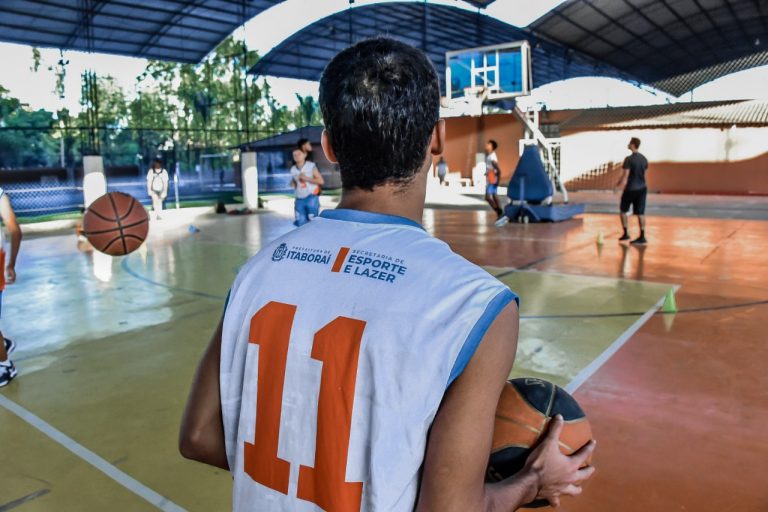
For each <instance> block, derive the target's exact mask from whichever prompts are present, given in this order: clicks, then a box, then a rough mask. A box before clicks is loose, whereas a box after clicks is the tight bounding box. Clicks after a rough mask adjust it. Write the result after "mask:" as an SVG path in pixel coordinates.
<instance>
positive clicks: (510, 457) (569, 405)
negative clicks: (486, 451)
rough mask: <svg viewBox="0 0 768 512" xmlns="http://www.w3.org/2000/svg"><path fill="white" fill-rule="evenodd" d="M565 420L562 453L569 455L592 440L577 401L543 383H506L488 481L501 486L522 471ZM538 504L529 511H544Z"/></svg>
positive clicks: (524, 380)
mask: <svg viewBox="0 0 768 512" xmlns="http://www.w3.org/2000/svg"><path fill="white" fill-rule="evenodd" d="M558 414H560V415H562V416H563V419H564V420H565V425H564V426H563V431H562V433H561V434H560V451H561V452H563V453H564V454H566V455H570V454H572V453H574V452H576V451H578V450H579V448H581V447H583V446H584V445H586V444H587V443H588V442H589V441H590V440H591V439H592V429H591V427H590V426H589V421H587V417H586V416H585V414H584V411H582V410H581V407H580V406H579V404H578V403H577V402H576V400H575V399H574V398H573V397H572V396H571V395H570V394H568V392H567V391H565V390H564V389H562V388H560V387H558V386H556V385H555V384H552V383H551V382H547V381H546V380H542V379H534V378H520V379H512V380H510V381H508V382H507V383H506V385H505V386H504V390H503V391H502V392H501V397H500V398H499V405H498V406H497V408H496V423H495V425H494V431H493V444H492V446H491V457H490V459H489V461H488V473H487V475H486V480H487V481H489V482H498V481H501V480H503V479H505V478H507V477H510V476H512V475H514V474H515V473H517V472H518V471H520V470H521V469H523V466H524V465H525V461H526V459H527V458H528V456H529V455H530V454H531V452H532V451H533V449H534V448H535V447H536V445H537V443H538V441H539V438H541V436H542V435H543V434H545V433H546V431H547V425H548V424H549V421H550V420H551V419H552V418H553V417H554V416H556V415H558ZM547 505H548V502H547V501H545V500H536V501H533V502H531V503H528V504H527V505H525V507H528V508H537V507H545V506H547Z"/></svg>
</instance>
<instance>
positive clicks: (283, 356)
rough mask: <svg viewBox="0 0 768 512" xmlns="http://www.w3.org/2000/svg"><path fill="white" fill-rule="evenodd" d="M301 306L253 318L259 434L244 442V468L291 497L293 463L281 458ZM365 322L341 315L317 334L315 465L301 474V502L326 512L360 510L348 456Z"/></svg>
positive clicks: (270, 308)
mask: <svg viewBox="0 0 768 512" xmlns="http://www.w3.org/2000/svg"><path fill="white" fill-rule="evenodd" d="M295 315H296V306H292V305H290V304H284V303H281V302H270V303H268V304H266V305H265V306H264V307H263V308H261V309H260V310H259V311H258V312H256V314H255V315H253V317H252V318H251V326H250V333H249V337H248V342H249V343H253V344H256V345H258V346H259V362H258V381H257V388H256V429H255V430H256V433H255V436H254V440H253V443H248V442H246V443H245V444H244V447H243V448H244V469H245V472H246V473H248V475H249V476H250V477H251V478H252V479H253V480H254V481H256V482H258V483H260V484H262V485H264V486H266V487H269V488H270V489H274V490H275V491H278V492H281V493H283V494H288V480H289V477H290V463H289V462H288V461H286V460H283V459H281V458H279V457H278V455H277V446H278V439H279V434H280V433H279V430H280V416H281V412H282V398H283V387H284V384H285V371H286V361H287V358H288V344H289V342H290V336H291V328H292V326H293V319H294V316H295ZM364 329H365V322H363V321H362V320H356V319H354V318H347V317H343V316H340V317H337V318H336V319H334V320H333V321H331V322H330V323H328V324H327V325H325V327H323V328H322V329H320V330H319V331H317V333H316V334H315V337H314V341H313V344H312V359H315V360H317V361H320V362H321V363H322V365H323V367H322V368H323V369H322V372H321V377H320V396H319V401H318V407H317V436H316V439H315V464H314V466H313V467H309V466H301V467H300V468H299V484H298V492H297V495H298V498H299V499H302V500H306V501H309V502H312V503H314V504H315V505H317V506H319V507H320V508H322V509H323V510H325V511H327V512H357V511H359V510H360V502H361V499H362V493H363V484H362V482H347V481H346V480H345V479H346V472H347V457H348V454H349V438H350V434H351V428H352V410H353V403H354V398H355V384H356V380H357V365H358V359H359V355H360V343H361V341H362V338H363V331H364Z"/></svg>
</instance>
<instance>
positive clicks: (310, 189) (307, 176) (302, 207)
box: [291, 148, 325, 226]
mask: <svg viewBox="0 0 768 512" xmlns="http://www.w3.org/2000/svg"><path fill="white" fill-rule="evenodd" d="M293 162H294V165H293V167H291V186H292V187H293V188H294V189H295V191H296V202H295V204H294V211H295V213H296V220H295V221H294V223H293V224H294V225H295V226H303V225H304V224H306V223H307V222H309V221H310V220H312V219H313V218H315V217H317V215H318V214H319V213H320V198H319V197H318V195H317V194H316V193H315V189H316V188H319V187H320V186H322V185H323V183H325V181H324V180H323V176H322V175H321V174H320V172H319V171H318V170H317V166H316V165H315V164H314V163H312V162H310V161H308V160H307V154H306V153H305V152H304V150H303V149H301V148H296V149H294V150H293Z"/></svg>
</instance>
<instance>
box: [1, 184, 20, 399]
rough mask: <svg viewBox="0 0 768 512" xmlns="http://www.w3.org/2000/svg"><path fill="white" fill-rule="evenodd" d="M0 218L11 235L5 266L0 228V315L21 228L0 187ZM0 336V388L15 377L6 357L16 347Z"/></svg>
mask: <svg viewBox="0 0 768 512" xmlns="http://www.w3.org/2000/svg"><path fill="white" fill-rule="evenodd" d="M0 219H2V222H3V224H4V225H5V227H6V229H7V230H8V234H9V235H10V236H11V255H10V257H9V258H8V266H6V260H5V243H4V242H5V240H4V239H3V231H2V229H0V317H1V316H2V300H3V290H4V289H5V285H6V283H7V284H13V283H14V282H15V281H16V256H17V255H18V254H19V247H20V246H21V228H20V227H19V223H18V222H16V214H15V213H14V212H13V207H11V201H10V200H9V199H8V195H7V194H6V193H5V192H4V191H3V189H2V188H0ZM0 338H2V339H3V344H2V345H0V388H1V387H3V386H5V385H7V384H8V383H9V382H11V380H12V379H13V378H14V377H16V375H17V371H16V367H15V366H13V362H12V361H11V360H10V359H9V358H8V356H9V354H10V353H11V352H13V350H14V349H15V348H16V344H15V343H14V342H13V341H11V340H9V339H8V338H6V337H5V336H3V333H2V332H0Z"/></svg>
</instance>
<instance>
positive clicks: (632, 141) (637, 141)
mask: <svg viewBox="0 0 768 512" xmlns="http://www.w3.org/2000/svg"><path fill="white" fill-rule="evenodd" d="M629 143H630V144H632V145H633V146H635V148H637V149H640V139H638V138H637V137H632V138H631V139H629Z"/></svg>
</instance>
